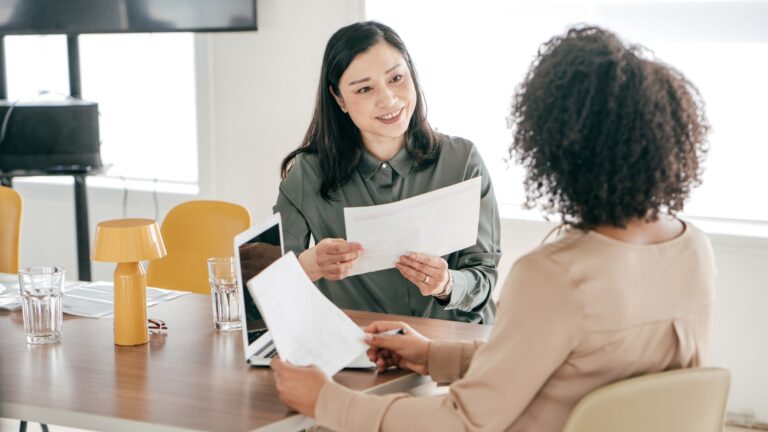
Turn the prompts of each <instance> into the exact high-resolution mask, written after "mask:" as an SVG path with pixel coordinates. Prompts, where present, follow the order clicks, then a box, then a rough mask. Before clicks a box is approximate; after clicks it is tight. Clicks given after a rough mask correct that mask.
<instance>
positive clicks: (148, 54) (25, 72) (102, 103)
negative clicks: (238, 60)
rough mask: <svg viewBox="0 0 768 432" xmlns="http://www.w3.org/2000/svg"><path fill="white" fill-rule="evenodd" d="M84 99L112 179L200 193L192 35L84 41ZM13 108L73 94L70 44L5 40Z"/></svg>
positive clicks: (57, 38)
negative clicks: (94, 109) (92, 106)
mask: <svg viewBox="0 0 768 432" xmlns="http://www.w3.org/2000/svg"><path fill="white" fill-rule="evenodd" d="M79 43H80V65H81V82H82V89H83V99H85V100H88V101H92V102H97V103H98V104H99V126H100V133H101V141H102V145H101V154H102V159H103V161H104V163H105V164H109V165H111V168H110V169H109V171H107V173H106V175H107V176H108V177H115V178H124V179H133V180H153V181H154V180H157V181H162V182H166V183H176V184H179V185H196V184H197V181H198V174H197V172H198V165H197V116H196V105H195V64H194V63H195V62H194V41H193V36H192V34H189V33H174V34H120V35H82V36H80V38H79ZM5 44H6V64H7V73H8V94H9V100H10V101H16V100H22V101H31V100H36V99H42V98H62V97H66V95H67V94H68V92H69V84H68V72H67V44H66V38H65V36H60V35H55V36H9V37H6V38H5Z"/></svg>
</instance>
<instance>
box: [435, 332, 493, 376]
mask: <svg viewBox="0 0 768 432" xmlns="http://www.w3.org/2000/svg"><path fill="white" fill-rule="evenodd" d="M481 345H483V342H482V341H474V342H464V341H444V340H435V341H432V342H431V343H430V345H429V360H428V365H429V375H430V376H431V377H432V380H433V381H435V382H437V383H439V384H447V383H451V382H453V381H456V380H457V379H459V378H461V377H463V376H464V374H465V373H467V369H469V364H470V363H471V362H472V357H473V356H474V355H475V351H477V348H478V347H479V346H481Z"/></svg>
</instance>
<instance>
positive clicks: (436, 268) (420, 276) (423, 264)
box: [395, 253, 450, 296]
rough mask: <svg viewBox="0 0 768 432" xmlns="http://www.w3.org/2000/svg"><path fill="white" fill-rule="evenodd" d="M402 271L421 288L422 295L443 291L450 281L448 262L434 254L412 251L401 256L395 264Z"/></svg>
mask: <svg viewBox="0 0 768 432" xmlns="http://www.w3.org/2000/svg"><path fill="white" fill-rule="evenodd" d="M395 267H397V269H398V270H399V271H400V273H401V274H402V275H403V276H404V277H405V278H406V279H408V280H409V281H411V282H412V283H413V284H414V285H416V286H417V287H418V288H419V291H421V295H424V296H429V295H436V294H440V293H441V292H443V290H444V289H445V285H446V284H447V283H448V280H449V278H450V276H448V262H446V261H445V260H444V259H442V258H440V257H436V256H432V255H426V254H420V253H410V254H408V255H403V256H401V257H400V262H398V263H397V264H395Z"/></svg>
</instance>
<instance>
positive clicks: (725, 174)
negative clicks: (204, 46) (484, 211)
mask: <svg viewBox="0 0 768 432" xmlns="http://www.w3.org/2000/svg"><path fill="white" fill-rule="evenodd" d="M366 14H367V18H368V19H373V20H378V21H381V22H383V23H385V24H388V25H390V26H392V27H393V28H394V29H395V31H397V32H398V33H399V34H400V35H401V36H402V37H403V39H404V41H405V43H406V45H407V46H408V48H409V50H410V51H411V55H412V56H413V58H414V62H415V64H416V67H417V69H418V72H419V78H420V80H421V83H422V85H423V88H424V92H425V94H426V99H427V102H428V110H429V120H430V122H431V123H432V125H433V126H435V127H437V129H438V130H440V131H442V132H445V133H448V134H451V135H459V136H463V137H465V138H468V139H470V140H472V141H473V142H474V143H475V144H476V145H477V147H478V148H479V149H480V152H481V153H482V155H483V158H484V159H485V162H486V164H487V165H488V168H489V169H490V171H491V174H492V176H493V181H494V187H495V188H496V196H497V199H498V200H499V203H500V205H501V206H502V210H503V213H506V214H508V215H509V214H516V215H518V216H523V217H525V215H524V214H523V213H522V212H521V211H517V212H516V211H514V210H513V211H512V212H511V213H510V212H509V211H506V212H505V211H504V210H505V209H518V208H520V203H522V202H523V197H524V195H523V190H522V178H523V175H522V172H521V169H520V168H519V167H517V166H515V165H514V164H510V167H509V168H507V167H506V164H505V163H504V161H503V159H504V158H505V156H506V149H507V147H508V145H509V142H510V139H511V134H510V132H509V131H508V130H507V128H506V115H507V113H508V111H509V104H510V101H511V95H512V94H513V92H514V89H515V86H516V85H517V84H518V83H520V82H521V81H522V79H523V77H524V74H525V72H526V71H527V69H528V66H529V64H530V62H531V60H532V59H533V57H534V55H535V54H536V50H537V48H538V46H539V45H540V44H541V43H543V42H544V41H546V40H548V39H549V38H550V37H552V36H553V35H556V34H561V33H563V32H564V30H565V29H566V28H568V27H569V26H571V25H574V24H579V23H589V24H596V25H601V26H604V27H606V28H608V29H609V30H612V31H615V32H617V33H618V34H619V35H620V36H621V37H623V38H625V39H626V40H628V41H629V42H632V43H640V44H642V45H645V46H647V47H648V48H649V49H651V50H653V52H654V53H655V55H656V57H657V58H658V59H660V60H662V61H664V62H666V63H668V64H670V65H672V66H674V67H675V68H677V69H679V70H680V71H682V72H683V73H684V74H685V75H686V76H687V77H688V78H689V79H690V80H691V81H692V82H693V83H694V84H695V85H696V86H697V87H698V88H699V90H700V92H701V94H702V96H703V98H704V101H705V102H706V110H707V115H708V118H709V122H710V124H711V125H712V133H711V134H710V140H709V141H710V152H709V155H708V158H707V160H706V162H705V168H706V171H705V174H704V184H703V186H702V187H700V188H699V189H697V190H696V191H695V192H694V194H693V195H692V199H691V201H690V203H689V204H688V206H687V207H686V214H687V215H688V216H695V217H704V218H716V219H724V220H735V221H761V222H768V204H767V203H766V199H765V197H766V193H765V185H768V170H766V169H765V163H766V160H768V145H766V133H765V130H764V127H763V125H764V123H765V121H766V119H765V117H766V114H767V113H768V110H766V108H765V104H766V102H765V101H766V100H768V79H766V77H768V26H766V25H765V23H766V22H768V2H766V1H751V2H727V1H719V2H718V1H682V2H668V3H666V2H662V1H650V2H629V1H620V0H609V1H591V2H590V1H568V2H565V1H560V2H553V1H519V2H518V1H514V2H512V1H491V0H472V1H452V0H448V1H444V0H423V1H418V2H413V1H408V0H367V1H366ZM536 215H537V213H529V216H536Z"/></svg>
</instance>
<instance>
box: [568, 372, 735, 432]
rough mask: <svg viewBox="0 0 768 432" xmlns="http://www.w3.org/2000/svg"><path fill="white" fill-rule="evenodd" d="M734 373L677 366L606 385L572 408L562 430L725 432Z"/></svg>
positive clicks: (569, 431)
mask: <svg viewBox="0 0 768 432" xmlns="http://www.w3.org/2000/svg"><path fill="white" fill-rule="evenodd" d="M730 385H731V374H730V372H729V371H727V370H725V369H719V368H692V369H679V370H674V371H669V372H662V373H657V374H651V375H645V376H641V377H637V378H631V379H628V380H624V381H619V382H617V383H614V384H610V385H607V386H605V387H602V388H600V389H597V390H595V391H593V392H592V393H590V394H588V395H587V396H586V397H584V399H582V400H581V402H579V403H578V404H577V405H576V407H575V408H574V409H573V412H571V415H570V417H569V418H568V422H567V423H566V424H565V428H563V432H586V431H589V432H608V431H611V432H614V431H622V432H640V431H643V432H647V431H654V432H722V430H723V422H724V421H725V406H726V401H727V400H728V389H729V388H730Z"/></svg>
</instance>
